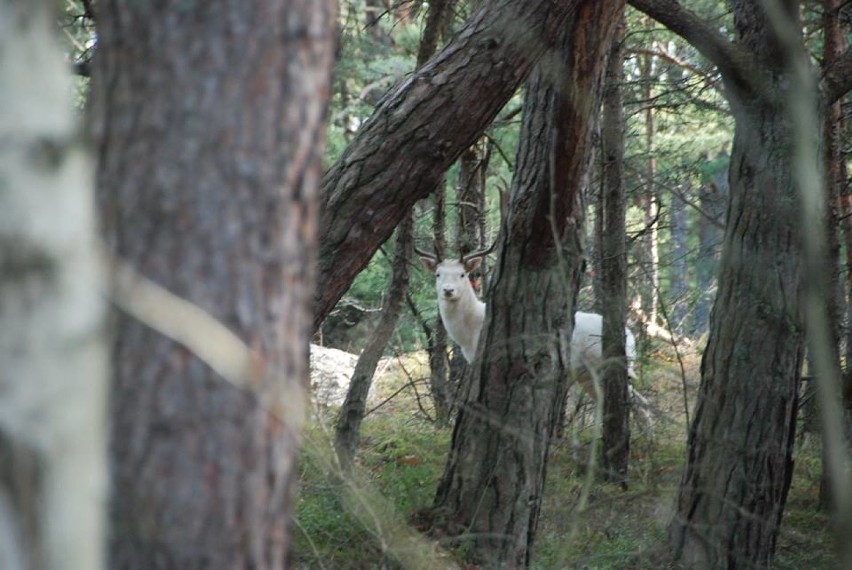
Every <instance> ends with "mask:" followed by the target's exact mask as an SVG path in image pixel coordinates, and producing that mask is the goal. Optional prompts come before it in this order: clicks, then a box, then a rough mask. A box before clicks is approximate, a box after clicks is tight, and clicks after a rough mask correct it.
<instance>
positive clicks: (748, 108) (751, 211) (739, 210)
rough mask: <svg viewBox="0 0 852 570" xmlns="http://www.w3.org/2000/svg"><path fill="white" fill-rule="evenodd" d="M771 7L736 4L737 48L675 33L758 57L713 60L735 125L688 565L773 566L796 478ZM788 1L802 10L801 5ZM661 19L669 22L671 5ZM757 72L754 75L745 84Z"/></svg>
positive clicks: (787, 235)
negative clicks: (741, 61)
mask: <svg viewBox="0 0 852 570" xmlns="http://www.w3.org/2000/svg"><path fill="white" fill-rule="evenodd" d="M632 3H633V4H634V5H637V4H642V5H644V6H646V7H647V5H650V4H653V5H655V6H656V7H657V8H659V6H660V5H663V6H665V7H666V8H667V9H669V8H670V4H671V2H668V1H663V2H646V1H645V0H643V1H642V2H632ZM762 6H763V5H762V4H760V3H749V2H733V3H732V8H733V10H734V21H735V24H736V32H737V40H738V41H737V44H736V47H733V46H729V45H726V43H725V42H726V40H724V39H723V38H721V37H718V36H714V35H713V34H712V33H709V32H708V33H707V34H704V35H702V34H695V33H693V32H694V31H692V32H691V31H690V30H688V29H680V30H677V29H676V30H675V31H678V33H682V35H684V36H685V37H687V38H688V39H689V37H695V36H696V35H698V36H701V37H711V38H715V39H713V42H715V43H714V44H713V47H714V48H715V49H707V50H702V51H704V52H705V55H710V56H711V57H712V54H714V53H715V54H719V53H722V54H724V53H726V52H730V51H731V50H740V49H746V50H747V51H748V52H750V53H752V54H754V55H753V57H754V60H753V61H751V62H750V63H749V64H748V65H743V66H739V65H738V62H737V61H735V60H732V59H725V58H722V59H720V60H719V61H716V63H718V64H719V65H720V69H721V71H722V74H723V79H724V80H725V82H726V87H727V91H728V94H729V96H730V98H731V106H732V109H733V111H734V117H735V121H736V130H735V136H734V145H733V153H732V157H731V170H730V183H731V202H730V208H729V211H728V216H727V223H726V229H725V238H724V244H723V249H722V257H721V261H720V274H719V291H718V295H717V298H716V303H715V305H714V308H713V312H712V314H711V319H710V337H709V340H708V344H707V349H706V350H705V352H704V357H703V360H702V366H701V386H700V389H699V396H698V401H697V404H696V410H695V417H694V420H693V423H692V425H691V426H690V431H689V441H688V452H687V465H686V469H685V472H684V475H683V480H682V482H681V486H680V491H679V496H678V506H677V513H676V516H675V519H674V521H673V523H672V527H671V536H672V545H673V550H674V554H675V556H676V557H677V558H678V559H680V560H681V561H682V562H683V563H684V564H686V565H687V566H688V567H710V568H717V567H728V568H743V567H768V566H770V565H771V563H772V558H773V554H774V549H775V541H776V537H777V534H778V528H779V524H780V521H781V514H782V513H783V510H784V504H785V501H786V497H787V491H788V489H789V484H790V477H791V475H792V453H791V452H792V444H793V434H794V426H795V414H796V407H797V398H798V393H797V389H798V383H799V378H800V374H801V365H802V354H803V346H804V333H803V322H802V317H801V311H800V305H799V300H800V292H801V291H800V290H801V283H802V281H801V279H802V274H801V263H802V256H801V235H800V217H799V214H800V212H799V204H800V202H799V199H798V196H797V192H796V188H795V186H794V183H793V180H794V178H795V177H794V175H793V172H792V171H791V165H792V163H793V160H792V156H793V150H792V142H791V141H792V137H793V133H792V132H791V127H790V122H789V120H788V117H787V109H786V108H785V104H786V96H787V95H786V89H787V87H786V86H787V85H788V83H789V81H790V74H789V71H788V63H789V62H788V61H786V58H785V57H784V52H783V50H781V48H780V44H779V41H778V39H777V38H776V37H775V35H774V32H773V26H772V24H771V23H770V22H769V20H768V18H767V16H766V14H765V13H764V12H763V8H762ZM642 9H643V10H644V9H645V8H642ZM784 9H785V10H786V11H787V13H795V4H794V3H793V2H786V3H785V5H784ZM654 15H655V17H657V19H660V20H661V21H663V22H664V23H666V24H669V22H668V20H667V19H666V14H665V13H663V12H655V14H654ZM673 25H674V26H675V27H677V26H678V23H677V22H673ZM704 32H707V30H706V29H705V30H704ZM697 47H699V49H702V48H701V47H700V46H697ZM731 65H733V66H734V67H735V69H734V70H733V71H732V70H731V69H730V68H729V67H728V66H731ZM749 70H752V71H753V72H754V73H755V76H754V80H749V81H743V78H744V77H745V76H746V75H747V74H748V72H749ZM754 70H757V71H754Z"/></svg>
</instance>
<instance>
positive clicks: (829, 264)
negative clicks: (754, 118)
mask: <svg viewBox="0 0 852 570" xmlns="http://www.w3.org/2000/svg"><path fill="white" fill-rule="evenodd" d="M824 8H825V14H824V15H823V25H824V32H823V61H824V62H825V63H826V64H827V65H828V64H830V63H833V62H834V61H836V60H837V58H838V57H840V55H841V54H842V52H843V51H844V48H845V45H844V44H845V41H844V36H843V34H842V31H841V24H840V18H839V14H838V11H839V8H840V1H839V0H826V2H825V7H824ZM842 124H843V112H842V109H841V104H840V102H839V101H838V102H836V103H834V104H833V105H830V106H829V107H828V108H827V109H825V112H824V115H823V125H822V128H823V141H822V144H823V172H824V176H825V192H826V196H825V204H826V206H827V208H826V212H825V216H826V220H825V222H826V223H825V228H826V236H825V243H826V244H827V246H828V247H827V252H826V253H827V259H826V260H825V264H824V268H825V272H826V275H825V276H824V277H823V282H824V283H825V284H827V285H828V286H829V288H828V291H827V292H826V300H827V302H828V305H827V307H826V309H827V310H826V312H827V314H828V318H829V321H830V322H829V326H830V330H831V335H832V339H831V340H832V345H833V347H834V351H832V352H833V354H832V356H831V357H832V359H833V360H834V361H835V362H836V363H837V367H838V371H839V367H840V340H841V338H842V336H843V331H842V323H841V319H840V315H841V314H842V309H841V307H843V303H842V302H841V299H842V297H843V292H842V291H843V290H842V287H841V283H840V221H839V220H840V212H839V198H840V196H841V195H842V192H843V190H842V189H843V187H844V186H846V185H847V181H846V176H845V175H846V172H845V162H846V157H845V156H844V153H843V148H842V138H841V130H840V128H841V126H842ZM827 452H828V446H826V445H823V469H822V480H821V481H820V494H819V499H820V508H822V509H823V510H829V509H831V508H832V505H833V502H834V498H833V497H832V496H831V487H832V481H831V480H830V470H829V469H828V465H829V464H830V461H829V459H828V458H827V457H826V455H825V454H826V453H827Z"/></svg>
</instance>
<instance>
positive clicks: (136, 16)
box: [93, 0, 334, 569]
mask: <svg viewBox="0 0 852 570" xmlns="http://www.w3.org/2000/svg"><path fill="white" fill-rule="evenodd" d="M184 4H185V3H183V2H181V1H180V0H173V1H171V2H158V3H156V4H152V3H148V2H141V3H140V2H107V3H99V4H98V6H99V7H100V8H101V11H100V13H99V14H98V25H99V28H98V57H97V64H96V68H95V74H94V78H93V79H94V83H93V96H94V99H95V101H94V109H95V117H94V127H95V133H96V139H97V141H98V145H99V150H100V159H101V162H100V168H99V173H98V174H99V178H98V188H99V193H100V201H101V206H102V211H103V223H104V230H105V234H106V236H107V240H108V242H109V245H110V246H111V247H112V248H113V249H114V251H115V252H116V253H117V254H119V255H120V256H122V257H124V258H126V259H127V260H128V261H130V262H131V263H132V264H134V265H135V266H136V267H137V268H138V269H139V270H140V271H141V272H142V273H144V274H145V275H146V276H148V277H149V278H151V279H152V280H154V281H155V282H157V283H158V284H160V285H162V286H164V287H166V288H167V289H168V290H169V291H171V292H173V293H175V294H177V295H179V296H181V297H184V298H186V299H188V300H189V301H191V302H192V303H194V304H196V305H197V306H199V307H200V308H201V309H203V310H205V311H207V312H209V313H210V314H211V315H213V316H214V317H216V318H218V319H219V320H221V321H222V322H223V323H225V324H226V325H227V326H228V327H229V328H230V329H231V330H232V331H233V332H234V333H236V334H237V335H238V336H239V337H240V338H241V339H242V340H243V341H244V342H245V343H246V344H247V345H248V346H250V347H252V349H253V350H254V351H255V352H256V354H257V355H258V356H259V357H260V359H261V360H262V362H263V365H264V369H265V372H266V374H264V375H263V378H264V379H265V380H263V381H262V382H259V383H258V385H257V386H255V387H254V388H255V391H254V392H253V393H246V392H243V391H241V390H239V389H237V388H236V387H234V386H232V385H229V384H227V383H226V382H224V381H223V380H222V378H221V377H220V376H218V375H217V374H216V373H214V372H213V371H212V370H211V369H210V368H208V367H207V366H206V365H205V364H203V363H202V362H201V361H200V360H198V358H196V357H195V356H193V354H191V353H190V352H188V351H187V350H186V349H185V348H183V347H182V346H179V345H177V344H175V343H174V342H172V341H170V340H167V339H166V338H165V337H163V336H162V335H160V334H158V333H157V332H156V331H154V330H151V329H149V328H147V327H145V326H143V325H142V324H140V323H138V322H135V321H134V320H133V319H131V318H129V317H127V316H120V317H119V318H118V319H117V322H116V334H117V339H116V343H115V346H114V348H113V361H114V363H115V365H116V370H115V378H114V396H113V400H112V402H111V406H112V410H111V411H112V445H111V454H112V466H113V472H112V474H113V499H112V506H111V507H112V508H111V515H112V523H111V524H112V531H113V532H112V536H111V540H110V550H109V555H110V559H111V562H110V567H115V568H139V569H143V568H144V569H156V568H181V569H194V568H197V569H201V568H248V567H251V568H281V567H282V566H284V565H285V564H286V560H287V553H288V550H289V548H290V544H291V538H290V528H289V527H290V522H289V521H290V518H291V516H292V512H293V507H294V500H293V493H294V483H295V480H296V476H297V472H296V470H295V461H296V457H297V454H298V447H299V427H300V425H301V418H302V417H303V415H304V409H303V408H304V405H305V402H304V401H303V398H302V397H303V396H304V394H305V393H306V389H307V374H308V338H309V334H310V329H311V319H310V316H311V312H310V309H311V300H312V298H311V295H312V294H313V291H314V274H313V273H314V272H313V271H312V269H311V267H312V262H313V259H314V253H315V231H316V215H317V207H316V201H317V200H316V196H317V187H318V182H319V177H320V174H321V172H320V167H321V164H320V158H321V155H322V148H323V142H324V136H325V116H326V103H327V96H328V92H329V87H330V67H331V63H332V59H333V36H332V32H333V24H334V9H333V4H332V2H331V1H320V0H261V1H259V2H252V3H245V2H241V1H239V0H230V1H221V2H216V3H197V4H195V5H193V7H192V9H191V10H190V9H187V7H186V6H185V5H184ZM203 332H204V331H199V333H201V334H203ZM269 408H272V409H274V410H277V413H272V412H270V410H269Z"/></svg>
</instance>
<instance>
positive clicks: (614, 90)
mask: <svg viewBox="0 0 852 570" xmlns="http://www.w3.org/2000/svg"><path fill="white" fill-rule="evenodd" d="M624 27H625V23H624V21H622V22H621V23H620V25H619V30H618V33H617V34H616V38H615V41H614V42H613V44H612V50H611V52H610V55H609V62H608V65H607V72H606V80H605V84H604V94H603V124H602V127H601V143H602V147H603V151H602V153H601V154H602V160H603V180H602V189H601V193H602V200H601V201H602V203H603V206H602V208H601V218H602V219H601V239H600V244H601V250H600V257H601V293H602V296H601V300H602V303H601V307H602V315H603V333H602V336H603V338H602V341H601V342H602V346H603V360H604V362H605V363H606V366H604V367H603V373H602V383H603V387H604V390H603V391H604V401H603V435H602V443H603V464H602V466H603V471H604V476H605V477H606V478H607V479H609V480H610V481H613V482H618V483H621V484H622V485H623V486H625V487H626V485H627V468H628V462H629V458H630V421H629V419H630V401H629V399H628V378H627V359H626V356H625V354H626V353H625V337H624V328H625V325H626V324H627V323H626V321H627V313H626V311H627V239H626V232H627V226H626V208H625V191H624V128H625V126H624V113H623V107H624V101H623V99H624V97H623V95H622V87H621V85H622V82H623V80H624V74H623V70H622V66H623V65H624V51H623V45H622V44H623V41H624Z"/></svg>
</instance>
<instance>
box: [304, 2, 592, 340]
mask: <svg viewBox="0 0 852 570" xmlns="http://www.w3.org/2000/svg"><path fill="white" fill-rule="evenodd" d="M577 2H578V0H521V1H518V0H490V1H489V2H487V3H485V5H484V6H483V7H482V9H480V10H479V11H477V12H476V14H475V15H474V16H473V17H471V19H470V20H469V21H468V23H467V24H466V25H465V26H464V28H463V29H462V30H461V31H459V33H458V34H457V35H456V37H455V39H454V40H453V41H452V42H450V43H449V44H448V45H447V46H446V47H445V48H444V49H443V50H442V51H441V52H440V53H439V54H438V55H436V56H435V57H434V58H432V59H431V60H430V61H429V62H428V63H427V64H426V65H424V66H423V67H422V68H421V69H419V70H418V71H417V72H416V73H414V74H412V75H411V76H410V77H409V78H407V79H406V80H405V81H404V82H403V83H402V84H401V85H399V86H397V87H396V88H395V89H393V90H392V91H391V92H390V93H389V94H388V96H387V97H386V98H385V99H384V101H383V103H382V104H381V105H380V106H379V108H377V109H376V111H375V113H374V114H373V116H372V117H371V118H370V119H369V120H368V121H367V122H366V123H365V124H364V126H363V127H362V128H361V130H360V131H359V133H358V135H357V136H356V137H355V139H354V140H353V141H352V143H351V144H350V145H349V146H348V147H347V148H346V151H345V152H344V153H343V155H342V156H341V157H340V159H339V160H338V161H337V162H336V163H335V164H334V165H333V166H332V167H331V168H330V169H329V170H328V172H327V173H326V175H325V178H324V179H323V183H322V188H323V190H322V214H321V219H320V228H321V230H320V236H321V237H320V257H319V280H320V282H321V283H323V284H324V285H325V286H324V287H321V288H319V289H318V291H317V294H316V310H315V314H314V330H316V329H317V328H318V327H319V324H320V323H321V322H322V320H323V319H324V318H325V316H326V315H327V314H328V312H329V311H330V310H331V308H332V307H334V305H335V303H337V301H338V299H340V297H341V296H342V295H343V293H344V292H345V291H346V290H347V289H348V288H349V285H350V284H351V283H352V280H353V279H354V278H355V276H356V275H357V274H358V273H359V272H360V271H361V270H362V269H363V268H364V267H365V266H366V264H367V263H368V262H369V260H370V258H371V257H372V255H373V254H374V253H375V251H376V249H378V247H379V245H381V244H382V243H383V242H384V241H385V240H387V239H388V237H389V236H390V234H391V232H392V231H393V229H394V228H395V227H396V226H397V225H398V224H399V221H400V220H401V219H402V216H403V215H404V214H405V212H407V211H408V210H409V209H411V207H412V205H413V204H414V202H416V201H417V200H418V199H420V198H423V197H425V196H426V195H428V194H429V193H430V192H432V191H434V189H435V188H436V186H437V184H438V181H439V180H440V178H441V176H443V175H444V172H445V171H446V170H447V168H449V166H450V165H451V164H452V163H453V162H454V161H455V160H456V159H457V158H458V156H459V155H460V154H461V152H462V151H463V150H464V149H466V148H468V147H469V146H470V145H471V144H473V142H474V141H475V140H476V139H477V138H478V137H479V136H480V134H481V133H482V131H483V130H484V129H485V128H486V127H487V126H488V125H489V124H490V123H491V121H492V119H493V118H494V117H495V116H496V114H497V112H498V111H499V110H500V109H501V108H502V107H503V105H504V104H505V103H506V102H507V101H508V100H509V99H510V98H511V97H512V96H513V95H514V94H515V92H516V90H517V88H518V86H519V85H520V84H521V82H522V81H523V80H524V79H525V78H526V76H527V75H528V73H529V71H530V69H531V68H532V66H533V65H534V64H535V62H536V61H537V60H538V59H539V57H540V56H541V55H542V54H543V53H544V52H545V50H546V48H547V46H549V45H552V44H553V40H554V38H555V37H556V35H557V34H558V33H559V32H560V30H562V29H563V27H564V25H565V22H566V21H567V20H568V17H569V16H570V15H571V13H572V12H573V10H574V8H575V7H576V5H577Z"/></svg>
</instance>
